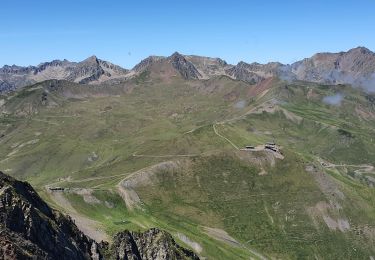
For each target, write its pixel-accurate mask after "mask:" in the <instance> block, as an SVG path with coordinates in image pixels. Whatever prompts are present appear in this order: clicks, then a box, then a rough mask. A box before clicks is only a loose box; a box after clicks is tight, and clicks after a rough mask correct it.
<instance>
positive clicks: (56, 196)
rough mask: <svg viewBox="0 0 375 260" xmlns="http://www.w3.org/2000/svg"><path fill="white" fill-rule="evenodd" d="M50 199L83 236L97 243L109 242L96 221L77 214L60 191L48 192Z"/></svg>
mask: <svg viewBox="0 0 375 260" xmlns="http://www.w3.org/2000/svg"><path fill="white" fill-rule="evenodd" d="M48 193H49V195H50V198H51V199H52V200H53V201H54V202H55V203H56V204H57V205H58V206H59V207H61V208H62V209H64V211H65V213H67V214H68V215H69V216H70V217H71V218H72V219H73V220H74V223H75V224H76V225H77V227H78V228H79V230H81V231H82V232H83V233H84V234H85V235H87V236H88V237H90V238H92V239H94V240H95V241H97V242H101V241H109V240H110V239H109V236H108V235H107V234H106V232H105V231H104V230H103V228H102V226H101V224H100V223H99V222H97V221H94V220H92V219H89V218H87V217H85V216H83V215H81V214H79V213H78V212H77V210H76V209H75V208H74V207H73V206H72V205H71V204H70V202H69V200H68V199H67V198H65V196H64V192H62V191H49V192H48Z"/></svg>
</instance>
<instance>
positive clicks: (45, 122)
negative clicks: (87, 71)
mask: <svg viewBox="0 0 375 260" xmlns="http://www.w3.org/2000/svg"><path fill="white" fill-rule="evenodd" d="M256 88H257V87H256V86H252V85H248V84H246V83H244V82H238V81H233V80H231V79H229V78H227V77H219V78H215V79H212V80H207V81H184V80H182V79H179V78H178V77H177V78H172V79H170V80H168V81H165V80H163V79H160V78H151V76H150V74H148V73H143V74H141V76H139V77H137V78H135V79H133V80H130V81H127V82H125V83H124V84H123V85H121V86H81V85H75V84H72V83H67V82H57V81H51V82H44V83H40V84H36V85H34V86H31V87H28V88H25V89H23V90H21V91H20V92H18V93H15V94H12V95H10V96H8V97H6V99H7V100H6V103H5V105H3V106H2V107H1V110H2V115H1V117H0V136H2V137H1V138H0V159H1V160H0V168H1V169H3V170H4V171H6V172H8V173H9V174H11V175H13V176H15V177H18V178H21V179H25V180H28V181H30V182H31V183H32V184H33V185H34V186H36V188H37V189H38V190H39V191H40V192H41V193H42V195H43V197H44V198H46V199H47V200H48V201H49V202H50V203H51V204H52V205H54V206H55V207H59V205H56V204H55V202H54V201H53V200H51V198H50V197H49V196H48V194H47V193H46V192H45V185H51V186H62V187H69V188H72V189H73V188H85V189H92V196H94V197H95V198H96V199H97V200H98V201H99V202H98V203H93V202H87V201H85V200H84V197H83V196H82V195H78V194H77V193H74V192H70V193H66V194H65V196H66V197H67V198H68V199H69V201H70V203H71V204H72V206H73V207H74V208H75V209H76V210H77V211H78V212H79V213H81V214H83V215H85V216H88V217H89V218H92V219H94V220H97V221H99V222H100V223H102V224H103V225H104V227H105V229H106V231H107V232H108V233H111V234H112V233H115V232H116V231H119V230H122V229H124V228H130V229H146V228H148V227H153V226H159V227H161V228H164V229H166V230H168V231H170V232H171V233H172V234H173V235H174V236H175V237H176V239H178V240H179V241H180V242H182V243H185V244H186V246H188V247H194V243H193V244H192V243H191V242H192V241H193V242H196V243H197V244H199V246H200V247H201V250H199V251H200V252H199V254H200V255H202V256H206V257H208V258H209V259H247V258H249V257H250V256H251V257H254V258H260V256H259V254H261V255H264V256H266V257H276V258H290V259H301V258H302V259H305V258H319V259H320V258H323V259H343V258H345V259H355V258H356V259H365V258H368V257H369V256H370V255H373V256H375V252H374V250H373V248H372V243H373V242H374V237H375V229H374V227H373V225H372V223H375V200H374V198H375V196H374V195H375V194H374V189H373V186H374V185H375V181H373V179H372V178H374V177H373V175H374V171H373V169H370V168H365V167H364V166H363V164H366V165H367V164H368V165H374V163H375V162H374V159H373V158H375V157H374V155H375V146H374V145H373V139H372V138H373V137H372V136H373V134H374V133H373V132H374V130H373V129H375V128H374V126H375V105H374V102H373V100H375V99H374V98H373V97H372V95H370V94H365V93H363V92H361V91H359V90H355V89H352V88H350V87H347V86H330V87H327V86H320V85H316V84H308V83H303V82H300V83H296V84H287V83H285V82H281V81H277V80H274V81H273V82H272V83H271V84H270V86H269V88H267V89H266V90H262V91H261V92H256V95H255V96H254V89H256ZM336 93H341V94H342V95H343V97H344V98H343V101H342V102H341V104H340V105H337V106H332V105H328V104H325V103H323V102H322V99H323V98H324V97H325V96H330V95H334V94H336ZM214 126H215V129H216V130H217V132H218V133H219V135H218V134H216V133H215V131H214ZM220 135H221V136H220ZM223 137H225V138H227V139H228V140H230V141H231V142H232V143H233V144H234V145H236V146H238V147H244V146H245V145H249V144H252V145H258V144H263V143H265V142H267V141H272V140H274V141H275V142H276V143H277V144H279V145H281V146H282V152H283V155H284V159H282V160H281V159H276V158H274V157H273V156H272V154H270V153H267V152H256V153H254V152H253V153H249V152H243V151H238V150H236V149H234V147H233V145H232V144H230V143H229V142H228V140H225V138H223ZM164 161H177V162H180V163H181V165H183V167H180V168H178V169H175V170H165V171H158V172H156V173H155V174H154V175H153V177H152V178H151V182H145V183H142V182H141V183H140V184H139V186H138V187H137V188H136V192H137V193H138V195H139V197H140V199H141V201H142V207H141V209H136V210H133V211H132V210H129V209H127V208H126V206H125V203H124V202H123V200H122V199H121V197H120V196H119V195H118V194H117V190H116V185H117V184H118V183H119V182H120V181H121V180H122V179H123V178H125V177H127V176H129V175H130V174H132V173H134V172H135V171H137V170H140V169H143V168H145V167H149V166H152V165H155V164H157V163H160V162H164ZM322 161H324V162H326V163H329V164H332V166H331V167H325V166H324V165H321V162H322ZM333 165H334V166H333ZM311 169H313V170H311ZM366 169H367V170H366ZM260 173H261V174H260ZM332 220H333V222H339V220H340V221H342V223H341V222H340V223H341V225H342V226H343V227H341V228H342V229H343V231H340V229H339V228H336V230H333V228H332V225H334V223H333V222H332ZM345 221H347V222H348V223H349V226H350V227H349V228H346V226H347V225H346V222H345ZM327 223H329V224H331V229H330V228H329V225H328V224H327ZM332 223H333V224H332ZM204 227H211V228H219V229H222V230H225V231H226V232H228V233H229V235H230V236H232V237H233V238H234V239H236V240H237V241H238V242H239V243H240V244H239V245H234V244H233V243H232V244H230V243H228V242H223V241H219V240H217V239H215V238H213V237H212V236H209V235H208V234H207V232H206V231H205V229H204ZM180 234H184V235H185V236H187V237H188V239H190V240H191V241H190V242H189V241H187V242H186V241H183V240H184V238H181V236H180ZM185 240H186V239H185Z"/></svg>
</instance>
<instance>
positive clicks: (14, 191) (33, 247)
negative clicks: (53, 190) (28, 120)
mask: <svg viewBox="0 0 375 260" xmlns="http://www.w3.org/2000/svg"><path fill="white" fill-rule="evenodd" d="M0 234H1V236H0V245H1V247H0V256H2V257H4V258H8V259H32V258H34V259H35V258H36V259H101V255H100V253H99V251H98V245H97V244H96V243H95V242H94V241H93V240H92V239H90V238H88V237H87V236H85V235H84V234H83V233H82V232H81V231H79V230H78V228H77V227H76V225H75V224H74V223H73V222H72V220H71V219H70V218H69V217H66V216H64V215H62V214H61V213H59V212H57V211H54V210H52V209H51V208H50V207H49V206H48V205H47V204H46V203H45V202H44V201H43V200H42V199H41V198H40V197H39V196H38V194H37V193H36V192H35V190H34V189H33V188H32V187H31V186H30V184H28V183H25V182H20V181H17V180H15V179H13V178H11V177H9V176H7V175H5V174H4V173H2V172H0ZM0 258H1V257H0Z"/></svg>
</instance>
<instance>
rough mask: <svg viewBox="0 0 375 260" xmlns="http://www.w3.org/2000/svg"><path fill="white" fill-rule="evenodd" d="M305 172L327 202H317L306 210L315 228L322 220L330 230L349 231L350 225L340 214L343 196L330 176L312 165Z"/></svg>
mask: <svg viewBox="0 0 375 260" xmlns="http://www.w3.org/2000/svg"><path fill="white" fill-rule="evenodd" d="M305 170H306V171H307V172H308V173H310V174H311V175H312V176H313V178H314V179H315V181H316V183H317V184H318V186H319V188H320V190H321V191H322V192H323V194H324V195H325V197H326V199H327V201H319V202H318V203H317V204H316V205H315V206H313V207H309V208H308V209H307V212H308V213H309V215H310V216H311V218H312V219H313V221H314V223H315V224H316V226H317V227H319V220H323V222H324V223H325V224H326V226H327V227H328V228H329V229H331V230H339V231H341V232H346V231H349V230H350V223H349V220H348V218H347V217H345V216H344V215H343V214H342V211H341V209H342V206H341V204H340V203H341V202H343V201H344V200H345V195H344V193H343V192H342V191H341V190H340V189H339V188H340V187H339V185H338V184H337V183H336V182H335V181H334V180H333V179H332V177H331V176H329V175H328V174H327V173H325V172H323V171H321V170H320V169H318V168H317V167H316V166H314V165H308V166H306V168H305Z"/></svg>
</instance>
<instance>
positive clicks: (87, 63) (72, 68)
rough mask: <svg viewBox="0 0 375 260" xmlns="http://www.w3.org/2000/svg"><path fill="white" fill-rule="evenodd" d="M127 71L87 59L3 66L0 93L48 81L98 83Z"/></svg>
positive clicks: (94, 59)
mask: <svg viewBox="0 0 375 260" xmlns="http://www.w3.org/2000/svg"><path fill="white" fill-rule="evenodd" d="M127 72H128V71H127V70H126V69H123V68H121V67H120V66H117V65H114V64H112V63H110V62H107V61H103V60H100V59H98V58H97V57H95V56H92V57H89V58H87V59H86V60H84V61H82V62H78V63H77V62H70V61H67V60H62V61H61V60H54V61H51V62H45V63H41V64H40V65H38V66H29V67H20V66H15V65H13V66H7V65H6V66H4V67H3V68H0V91H8V90H12V89H16V88H19V87H24V86H27V85H30V84H33V83H37V82H41V81H44V80H49V79H60V80H62V79H64V80H69V81H72V82H76V83H100V82H103V81H105V80H107V79H110V78H116V77H121V76H124V75H125V74H126V73H127Z"/></svg>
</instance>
